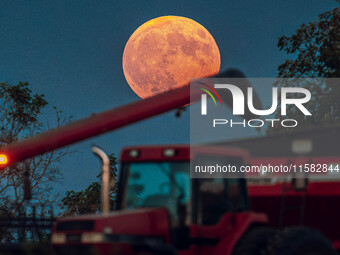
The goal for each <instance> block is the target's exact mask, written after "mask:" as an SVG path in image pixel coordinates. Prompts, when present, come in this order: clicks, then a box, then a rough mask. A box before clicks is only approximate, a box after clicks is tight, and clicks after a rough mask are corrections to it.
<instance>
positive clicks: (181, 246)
mask: <svg viewBox="0 0 340 255" xmlns="http://www.w3.org/2000/svg"><path fill="white" fill-rule="evenodd" d="M189 90H190V89H189V86H186V87H183V88H180V89H176V90H173V91H170V92H168V93H165V94H162V95H157V96H155V97H152V98H149V99H146V100H144V101H138V102H136V103H132V104H130V105H127V106H123V107H120V108H116V109H113V110H110V111H107V112H104V113H100V114H97V115H94V116H92V117H89V118H88V119H84V120H82V121H78V122H75V123H73V124H69V125H68V126H65V127H62V128H59V129H56V130H53V131H49V132H47V133H44V134H41V135H39V136H37V137H34V138H30V139H28V140H26V141H23V142H19V143H16V144H12V145H9V146H7V147H5V148H2V150H1V151H2V152H3V154H2V156H3V158H7V160H8V162H6V164H3V167H6V166H8V164H14V163H15V162H17V161H21V160H25V159H27V158H29V157H34V156H36V155H39V154H42V153H45V152H48V151H51V150H54V149H57V148H60V147H63V146H66V145H70V144H73V143H75V142H78V141H81V140H84V139H86V138H89V137H92V136H95V135H98V134H101V133H104V132H107V131H111V130H114V129H117V128H120V127H123V126H126V125H129V124H131V123H134V122H137V121H140V120H143V119H146V118H149V117H152V116H155V115H157V114H161V113H163V112H167V111H170V110H173V109H177V108H179V107H182V106H183V105H187V104H189V103H190V102H191V101H195V100H197V99H199V96H200V94H198V93H197V95H191V98H190V93H189ZM209 157H214V158H216V157H217V158H221V160H223V161H225V162H234V164H239V165H247V164H248V165H249V164H252V163H254V159H253V157H252V155H251V153H250V154H249V152H248V150H247V149H240V148H238V147H237V146H221V145H218V146H198V147H190V146H188V145H161V146H139V147H129V148H125V149H123V150H122V152H121V155H120V163H121V170H120V180H119V184H118V194H117V201H116V209H117V210H115V211H113V212H109V213H101V214H95V215H83V216H77V217H66V218H60V219H57V221H56V222H55V224H54V227H53V231H52V236H51V242H52V247H53V250H54V252H55V253H56V254H126V255H128V254H182V255H194V254H195V255H196V254H197V255H199V254H202V255H203V254H216V255H222V254H223V255H228V254H233V255H260V254H268V255H274V254H276V255H281V254H282V255H297V254H299V255H331V254H336V251H335V249H334V247H337V245H334V244H336V243H335V241H336V240H335V239H332V240H330V239H329V238H332V236H329V235H328V237H329V238H327V237H326V236H325V235H324V234H323V233H322V232H321V231H322V230H324V228H321V227H320V226H319V223H317V224H314V225H313V226H312V227H314V228H310V227H308V228H307V227H304V226H301V224H298V223H297V224H289V225H292V226H290V227H289V228H285V225H282V226H278V224H276V223H275V222H273V219H274V218H273V213H274V212H273V211H271V209H272V208H273V207H274V206H275V203H274V201H272V200H267V199H268V195H266V196H263V199H264V200H261V197H259V196H257V194H260V193H261V192H260V190H259V189H258V190H257V191H256V188H254V186H253V185H252V187H250V188H249V191H250V194H251V196H250V197H249V194H248V193H249V192H248V187H247V180H246V178H244V177H237V178H224V179H221V178H190V162H193V161H194V162H195V161H196V160H200V159H202V158H209ZM3 162H5V161H3ZM273 189H275V188H273ZM256 192H258V193H256ZM292 192H298V191H295V190H294V191H292ZM294 194H295V193H294ZM296 194H298V193H296ZM338 198H339V197H338ZM251 206H253V207H255V208H256V212H254V211H253V210H252V208H251ZM316 206H317V205H316ZM261 210H262V211H261ZM316 213H317V212H316ZM333 216H334V215H332V217H333ZM315 220H316V221H319V222H320V224H321V223H322V222H323V220H324V219H322V218H315ZM332 220H333V224H334V226H336V225H337V220H338V219H337V218H336V217H334V218H333V219H332ZM338 222H339V221H338ZM293 225H294V226H293ZM295 225H299V226H295ZM279 227H280V228H279ZM320 230H321V231H320ZM325 234H328V233H325ZM332 241H333V243H332Z"/></svg>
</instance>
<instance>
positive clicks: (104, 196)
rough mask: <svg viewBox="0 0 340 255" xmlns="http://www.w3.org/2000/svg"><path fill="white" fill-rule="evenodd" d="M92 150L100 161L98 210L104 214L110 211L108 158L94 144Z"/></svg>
mask: <svg viewBox="0 0 340 255" xmlns="http://www.w3.org/2000/svg"><path fill="white" fill-rule="evenodd" d="M92 152H93V153H94V154H95V155H96V156H98V157H99V158H100V160H101V162H102V171H101V174H102V183H101V194H100V211H101V212H102V213H104V214H106V213H109V211H110V160H109V157H108V156H107V154H106V153H105V152H104V151H102V150H101V149H99V148H98V147H96V146H93V147H92Z"/></svg>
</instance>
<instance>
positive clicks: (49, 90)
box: [0, 0, 337, 194]
mask: <svg viewBox="0 0 340 255" xmlns="http://www.w3.org/2000/svg"><path fill="white" fill-rule="evenodd" d="M336 5H337V4H336V2H335V1H333V0H308V1H307V0H223V1H207V0H204V1H203V0H195V1H193V0H192V1H188V0H180V1H161V0H157V1H156V0H147V1H139V0H134V1H132V0H124V1H114V0H112V1H104V0H102V1H89V0H78V1H75V0H73V1H71V0H58V1H46V0H40V1H39V0H35V1H27V0H26V1H16V0H1V1H0V81H2V82H3V81H8V82H9V83H13V84H15V83H17V82H18V81H28V82H30V84H31V88H32V90H33V91H34V92H36V93H43V94H45V95H46V99H47V101H48V102H49V103H50V104H51V105H56V106H57V107H58V108H59V109H61V110H63V112H64V115H65V116H67V115H73V116H74V118H75V119H79V118H83V117H86V116H88V115H90V114H91V113H95V112H100V111H103V110H106V109H109V108H112V107H116V106H119V105H123V104H126V103H129V102H132V101H135V100H139V98H138V97H137V96H136V95H135V94H134V92H133V91H132V90H131V89H130V88H129V86H128V85H127V83H126V81H125V78H124V75H123V71H122V54H123V49H124V46H125V43H126V42H127V40H128V38H129V36H130V35H131V34H132V33H133V31H134V30H135V29H136V28H137V27H138V26H140V25H141V24H142V23H144V22H146V21H148V20H149V19H152V18H155V17H158V16H163V15H178V16H185V17H188V18H191V19H194V20H195V21H197V22H199V23H201V24H202V25H203V26H204V27H206V28H207V29H208V30H209V31H210V33H211V34H212V35H213V36H214V38H215V40H216V42H217V44H218V46H219V49H220V52H221V60H222V65H221V67H222V69H225V68H228V67H237V68H239V69H241V70H242V71H243V72H244V73H245V74H246V75H247V76H248V77H275V76H276V74H277V71H276V70H277V66H278V65H279V64H281V63H282V62H283V60H284V59H285V58H287V56H286V55H285V54H284V53H281V52H279V51H278V49H277V47H276V43H277V38H278V37H279V36H280V35H283V34H286V35H290V34H292V33H293V32H294V31H295V30H296V29H297V28H298V26H299V25H301V24H302V23H304V22H309V21H312V20H316V18H317V15H318V14H320V13H322V12H325V11H327V10H329V9H332V8H334V7H335V6H336ZM44 118H46V119H47V120H51V121H52V120H53V116H52V115H51V114H50V113H49V112H46V113H45V116H44ZM164 143H189V116H188V113H185V114H184V115H183V117H182V118H181V119H175V118H174V113H170V114H167V115H163V116H160V117H156V118H153V119H151V120H147V121H144V122H142V123H139V124H136V125H133V126H131V127H128V128H125V129H122V130H119V131H117V132H112V133H109V134H106V135H103V136H100V137H98V138H94V139H91V140H88V141H85V142H82V143H79V144H77V145H74V146H73V147H72V149H76V150H78V152H77V153H74V154H73V155H71V156H69V157H68V158H66V159H65V160H64V162H63V164H62V165H60V169H61V171H62V173H63V175H64V180H63V182H62V183H60V184H57V185H56V190H57V191H58V192H60V193H62V194H63V193H64V192H65V191H66V190H70V189H75V190H79V189H81V188H84V187H86V186H87V185H88V184H89V183H90V182H92V181H94V180H95V176H96V175H97V173H98V171H99V167H100V165H99V162H98V160H97V159H96V158H95V157H94V156H93V155H92V153H91V151H90V148H91V145H92V144H97V145H99V146H100V147H102V148H103V149H104V150H105V151H107V152H115V153H119V151H120V149H121V148H122V147H123V146H127V145H135V144H164Z"/></svg>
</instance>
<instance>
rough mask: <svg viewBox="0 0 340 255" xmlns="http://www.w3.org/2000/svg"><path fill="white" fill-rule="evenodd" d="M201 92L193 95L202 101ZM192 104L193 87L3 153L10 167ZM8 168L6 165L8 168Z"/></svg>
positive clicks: (98, 116) (88, 120) (102, 115)
mask: <svg viewBox="0 0 340 255" xmlns="http://www.w3.org/2000/svg"><path fill="white" fill-rule="evenodd" d="M200 94H201V93H200V92H199V90H197V93H196V94H193V93H192V94H191V99H192V100H193V101H195V100H198V99H199V97H200ZM189 103H190V86H189V85H187V86H185V87H182V88H179V89H175V90H172V91H170V92H167V93H164V94H161V95H157V96H154V97H151V98H148V99H145V100H140V101H137V102H134V103H131V104H128V105H125V106H122V107H118V108H114V109H112V110H108V111H105V112H103V113H99V114H93V115H91V116H90V117H88V118H85V119H82V120H80V121H76V122H74V123H71V124H69V125H66V126H63V127H60V128H57V129H54V130H51V131H48V132H45V133H42V134H40V135H38V136H35V137H33V138H30V139H27V140H24V141H21V142H18V143H14V144H11V145H9V146H7V147H4V148H1V149H0V154H5V155H7V157H8V164H9V165H10V164H13V163H14V162H18V161H22V160H25V159H27V158H30V157H34V156H37V155H40V154H43V153H46V152H49V151H52V150H55V149H58V148H61V147H64V146H67V145H70V144H73V143H76V142H79V141H82V140H85V139H87V138H90V137H93V136H96V135H100V134H103V133H106V132H108V131H112V130H115V129H118V128H121V127H124V126H126V125H129V124H132V123H135V122H138V121H141V120H144V119H147V118H150V117H153V116H156V115H158V114H161V113H164V112H167V111H170V110H173V109H176V108H179V107H181V106H183V105H186V104H189ZM4 166H6V165H4Z"/></svg>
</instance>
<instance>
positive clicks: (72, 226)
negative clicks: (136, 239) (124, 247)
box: [53, 208, 170, 239]
mask: <svg viewBox="0 0 340 255" xmlns="http://www.w3.org/2000/svg"><path fill="white" fill-rule="evenodd" d="M53 232H55V233H71V234H72V233H79V232H97V233H98V232H99V233H104V234H108V235H124V236H159V237H164V238H165V239H168V237H169V232H170V224H169V214H168V211H167V210H166V209H165V208H143V209H134V210H122V211H116V212H111V213H109V214H96V215H82V216H77V217H65V218H59V219H58V220H57V222H56V224H55V226H54V231H53Z"/></svg>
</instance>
